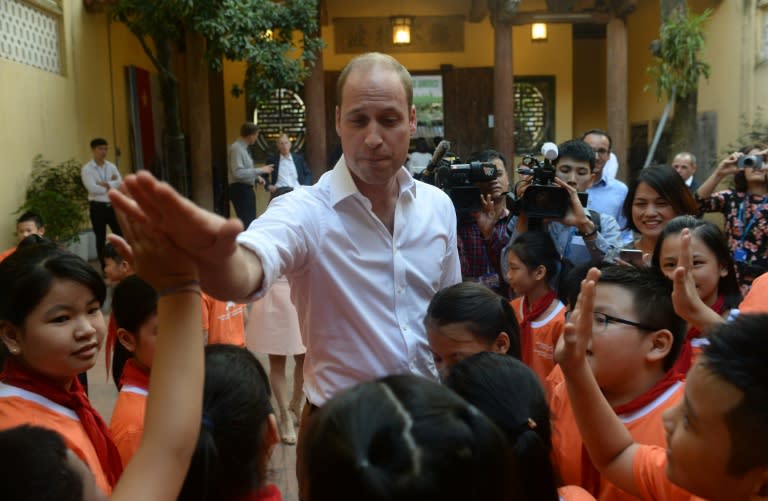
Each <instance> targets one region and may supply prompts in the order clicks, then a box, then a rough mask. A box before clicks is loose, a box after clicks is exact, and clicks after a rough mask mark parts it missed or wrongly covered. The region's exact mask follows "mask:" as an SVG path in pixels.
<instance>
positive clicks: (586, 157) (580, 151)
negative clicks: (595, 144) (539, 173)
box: [555, 139, 595, 172]
mask: <svg viewBox="0 0 768 501" xmlns="http://www.w3.org/2000/svg"><path fill="white" fill-rule="evenodd" d="M557 151H558V155H557V158H556V159H555V165H557V163H558V162H559V161H560V159H561V158H572V159H574V160H576V161H577V162H589V170H590V172H591V171H593V170H595V152H594V151H592V147H591V146H589V145H588V144H587V143H585V142H584V140H582V139H571V140H570V141H566V142H564V143H560V145H558V147H557Z"/></svg>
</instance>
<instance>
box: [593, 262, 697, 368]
mask: <svg viewBox="0 0 768 501" xmlns="http://www.w3.org/2000/svg"><path fill="white" fill-rule="evenodd" d="M600 273H601V274H600V280H599V281H598V284H614V285H617V286H619V287H621V288H622V289H625V290H626V291H628V292H629V293H630V294H632V296H633V300H632V305H633V308H634V310H635V314H636V315H637V318H638V319H640V320H639V321H640V322H641V323H643V324H645V325H647V326H648V327H652V328H653V329H655V330H660V329H667V330H669V331H670V332H671V333H672V347H671V348H670V350H669V353H668V354H667V356H666V357H664V363H663V367H664V370H665V371H668V370H669V369H671V368H672V366H674V365H675V361H676V360H677V356H678V355H679V354H680V348H681V347H682V346H683V341H684V339H685V333H686V324H685V321H684V320H683V319H682V318H680V317H679V316H678V315H677V313H675V308H674V306H673V305H672V282H670V281H669V279H668V278H667V277H665V276H664V275H663V274H662V273H661V272H660V271H659V270H658V269H654V268H635V267H634V266H621V265H614V266H606V267H605V268H603V269H602V270H601V272H600Z"/></svg>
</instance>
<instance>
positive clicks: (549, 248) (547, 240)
mask: <svg viewBox="0 0 768 501" xmlns="http://www.w3.org/2000/svg"><path fill="white" fill-rule="evenodd" d="M510 252H514V253H515V255H516V256H517V258H518V259H520V261H522V262H523V264H524V265H525V266H526V267H527V268H528V269H529V270H535V269H536V268H538V267H539V266H543V267H544V268H545V269H546V270H547V274H546V279H547V282H549V283H550V284H551V285H552V284H555V282H556V281H557V279H558V276H559V275H560V271H561V269H562V267H563V262H562V259H561V258H560V253H559V252H557V248H556V247H555V243H554V242H553V241H552V237H550V236H549V233H546V232H543V231H527V232H525V233H521V234H519V235H518V236H517V237H515V240H514V241H512V245H510V246H509V247H507V249H506V252H505V253H504V255H503V256H502V269H503V270H504V275H505V276H506V274H507V268H508V267H509V263H508V262H507V257H508V256H509V253H510ZM553 288H555V289H556V288H557V287H556V286H553Z"/></svg>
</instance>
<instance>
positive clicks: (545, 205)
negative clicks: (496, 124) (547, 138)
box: [509, 143, 586, 219]
mask: <svg viewBox="0 0 768 501" xmlns="http://www.w3.org/2000/svg"><path fill="white" fill-rule="evenodd" d="M541 154H542V155H543V156H544V159H543V160H539V159H538V158H536V157H534V156H532V155H526V156H524V157H523V162H522V164H523V166H522V167H520V168H518V169H517V173H518V174H520V175H523V176H532V177H533V179H531V184H530V186H528V187H527V188H526V190H525V192H523V195H522V196H521V197H520V198H516V197H515V196H514V194H510V198H511V199H512V200H511V203H510V204H509V205H510V209H511V211H512V213H513V214H515V215H517V214H520V213H523V214H526V215H527V216H528V217H529V218H554V219H560V218H562V217H564V216H565V214H566V212H567V211H568V207H569V206H570V205H571V201H570V196H569V195H568V191H567V190H566V189H565V188H562V187H560V186H557V185H556V184H555V166H554V165H553V164H552V161H554V160H555V159H556V158H557V155H558V151H557V145H556V144H555V143H544V145H543V146H542V147H541ZM585 195H586V193H584V194H581V193H580V194H579V198H581V199H582V203H583V204H586V200H584V199H583V197H584V196H585Z"/></svg>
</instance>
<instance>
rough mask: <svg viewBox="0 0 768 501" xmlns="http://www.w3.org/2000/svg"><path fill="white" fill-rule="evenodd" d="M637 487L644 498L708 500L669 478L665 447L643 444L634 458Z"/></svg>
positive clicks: (678, 500) (662, 500)
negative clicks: (684, 488) (686, 489)
mask: <svg viewBox="0 0 768 501" xmlns="http://www.w3.org/2000/svg"><path fill="white" fill-rule="evenodd" d="M632 476H633V477H634V479H635V488H636V489H637V491H638V492H639V493H640V497H641V498H643V499H654V500H656V501H706V500H705V499H704V498H700V497H698V496H694V495H693V494H691V493H690V492H688V491H685V490H683V489H681V488H680V487H678V486H676V485H675V484H673V483H672V482H671V481H670V480H669V478H667V451H666V449H665V448H664V447H659V446H654V445H642V446H640V447H638V449H637V452H636V453H635V457H634V458H633V460H632Z"/></svg>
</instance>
